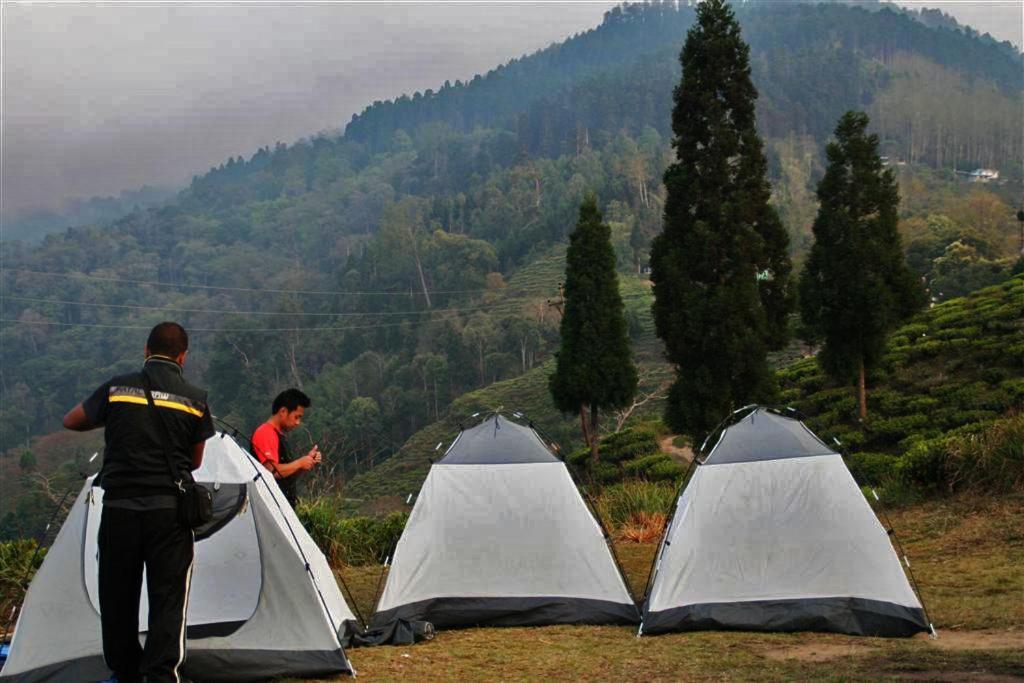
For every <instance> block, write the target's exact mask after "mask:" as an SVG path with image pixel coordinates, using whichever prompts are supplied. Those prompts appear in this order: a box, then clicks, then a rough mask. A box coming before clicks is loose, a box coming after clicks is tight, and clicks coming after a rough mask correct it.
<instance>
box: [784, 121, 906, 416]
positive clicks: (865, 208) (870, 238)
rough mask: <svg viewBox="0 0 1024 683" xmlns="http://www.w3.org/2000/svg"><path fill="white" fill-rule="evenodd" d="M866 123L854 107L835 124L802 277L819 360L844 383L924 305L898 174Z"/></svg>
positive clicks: (869, 365)
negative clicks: (904, 244) (902, 225)
mask: <svg viewBox="0 0 1024 683" xmlns="http://www.w3.org/2000/svg"><path fill="white" fill-rule="evenodd" d="M867 126H868V117H867V115H865V114H863V113H857V112H852V111H851V112H847V113H846V114H845V115H844V116H843V118H842V119H841V120H840V121H839V124H838V125H837V126H836V141H835V142H832V143H830V144H829V145H828V150H827V155H828V161H829V163H828V168H827V170H826V171H825V177H824V178H823V179H822V181H821V182H820V183H819V184H818V199H819V200H820V202H821V207H820V208H819V210H818V217H817V219H816V220H815V222H814V238H815V241H814V246H813V247H812V248H811V253H810V256H809V257H808V259H807V265H806V267H805V268H804V271H803V273H802V275H801V277H800V306H801V317H802V318H803V323H804V327H805V329H806V330H808V331H809V332H810V334H811V335H813V337H814V338H818V339H822V340H823V342H824V344H823V347H822V349H821V352H820V354H819V356H818V358H819V360H820V362H821V364H822V367H823V368H824V369H825V371H826V372H827V373H828V374H829V375H830V376H831V377H832V378H833V379H835V380H836V381H839V382H844V381H845V382H850V381H852V380H853V378H855V377H857V375H858V374H859V375H860V377H861V378H862V379H863V377H864V374H865V372H870V371H871V370H872V369H873V368H874V367H875V365H877V363H878V362H879V360H880V359H881V356H882V353H883V352H884V350H885V343H886V339H887V335H888V334H889V332H890V331H891V330H892V329H893V328H894V327H895V326H896V325H897V323H898V322H899V321H901V320H904V319H906V318H908V317H909V316H910V315H911V314H912V313H913V312H914V311H915V310H917V309H919V308H920V307H921V306H922V305H923V304H924V293H923V292H922V290H921V287H920V286H919V285H918V284H917V282H916V279H915V278H914V276H913V274H912V273H911V272H910V270H909V269H908V268H907V266H906V263H905V262H904V259H903V252H902V249H901V246H900V237H899V233H898V232H897V222H898V213H897V211H898V208H899V194H898V190H897V186H896V179H895V177H894V176H893V174H892V172H891V171H889V170H886V169H884V168H883V166H882V161H881V159H880V158H879V155H878V136H876V135H868V134H867ZM860 412H861V416H862V417H863V416H864V415H865V414H866V408H865V406H864V405H861V407H860Z"/></svg>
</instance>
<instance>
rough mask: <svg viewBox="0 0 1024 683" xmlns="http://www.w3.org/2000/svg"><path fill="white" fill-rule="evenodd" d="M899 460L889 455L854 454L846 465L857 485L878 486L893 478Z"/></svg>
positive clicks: (847, 460)
mask: <svg viewBox="0 0 1024 683" xmlns="http://www.w3.org/2000/svg"><path fill="white" fill-rule="evenodd" d="M898 460H899V458H897V457H896V456H894V455H889V454H887V453H854V454H853V455H851V456H849V457H848V458H847V459H846V464H847V465H848V466H849V468H850V473H851V474H853V478H854V479H856V480H857V483H859V484H861V485H866V484H871V485H875V486H878V485H879V484H882V483H884V482H886V481H888V480H889V479H890V478H892V475H893V469H894V468H895V466H896V462H897V461H898Z"/></svg>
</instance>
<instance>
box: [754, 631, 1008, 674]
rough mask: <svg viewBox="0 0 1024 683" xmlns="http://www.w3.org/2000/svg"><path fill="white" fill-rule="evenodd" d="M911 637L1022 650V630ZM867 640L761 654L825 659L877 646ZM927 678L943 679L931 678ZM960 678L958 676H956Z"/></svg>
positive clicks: (944, 645)
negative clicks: (936, 636)
mask: <svg viewBox="0 0 1024 683" xmlns="http://www.w3.org/2000/svg"><path fill="white" fill-rule="evenodd" d="M914 640H917V641H921V642H923V643H926V644H927V645H928V646H929V647H934V648H937V649H940V650H959V651H970V650H1018V651H1019V650H1024V631H1018V630H1013V631H997V630H991V631H939V637H938V638H932V637H931V636H929V635H926V634H923V633H922V634H919V635H917V636H915V637H914ZM877 649H878V648H877V646H875V645H873V644H872V643H871V642H870V641H860V642H838V643H837V642H830V641H828V640H824V641H819V642H808V643H800V644H799V645H793V646H791V647H783V648H779V649H773V650H767V651H765V652H763V654H764V656H766V657H768V658H769V659H774V660H776V661H786V660H787V659H789V660H796V661H800V662H825V661H828V660H830V659H836V658H838V657H849V656H852V655H863V654H868V653H870V652H871V651H873V650H877ZM928 680H944V679H932V678H929V679H928ZM957 680H960V679H957Z"/></svg>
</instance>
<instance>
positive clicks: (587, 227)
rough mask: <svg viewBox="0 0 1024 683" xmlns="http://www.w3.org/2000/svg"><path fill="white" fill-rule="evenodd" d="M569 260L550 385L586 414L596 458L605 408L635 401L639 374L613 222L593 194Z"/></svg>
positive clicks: (564, 402) (557, 398)
mask: <svg viewBox="0 0 1024 683" xmlns="http://www.w3.org/2000/svg"><path fill="white" fill-rule="evenodd" d="M565 261H566V266H565V292H564V296H565V314H564V315H563V316H562V325H561V335H562V343H561V348H560V349H559V351H558V352H557V353H556V354H555V357H556V364H555V372H554V374H552V375H551V376H550V377H549V378H548V388H549V389H550V391H551V397H552V398H553V399H554V402H555V405H556V406H557V407H558V409H559V410H561V411H562V412H566V413H579V414H580V421H581V426H582V427H583V435H584V438H585V439H586V441H587V444H588V445H589V446H590V452H591V456H592V458H593V460H594V462H595V464H596V462H597V456H598V452H597V448H598V438H597V428H598V417H599V413H600V411H601V410H602V409H606V408H621V407H623V406H626V405H628V404H629V402H630V401H631V400H632V399H633V394H634V393H635V392H636V385H637V374H636V367H635V366H634V365H633V354H632V351H631V349H630V345H629V336H628V334H627V330H626V317H625V315H624V313H623V307H622V297H621V296H620V295H619V278H618V276H617V275H616V273H615V250H614V249H613V248H612V242H611V228H610V227H608V225H607V224H606V223H605V222H604V219H603V217H602V216H601V212H600V211H599V210H598V208H597V199H596V198H595V197H594V196H593V195H589V196H587V197H586V198H585V199H584V200H583V203H582V204H581V205H580V216H579V221H578V222H577V223H576V229H575V230H574V231H573V233H572V234H571V235H570V236H569V250H568V252H567V253H566V257H565Z"/></svg>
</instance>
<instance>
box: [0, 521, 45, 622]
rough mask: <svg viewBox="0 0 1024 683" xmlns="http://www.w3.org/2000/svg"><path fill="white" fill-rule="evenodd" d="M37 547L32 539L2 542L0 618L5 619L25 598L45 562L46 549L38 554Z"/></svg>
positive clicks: (0, 547)
mask: <svg viewBox="0 0 1024 683" xmlns="http://www.w3.org/2000/svg"><path fill="white" fill-rule="evenodd" d="M36 547H37V545H36V542H35V541H34V540H32V539H18V540H15V541H2V542H0V619H2V620H4V621H6V620H7V618H8V616H9V615H10V614H11V610H12V609H13V608H14V607H15V606H16V605H20V604H21V601H22V600H24V599H25V589H26V588H28V584H29V582H30V581H31V580H32V577H33V576H34V575H35V573H36V570H37V569H39V565H41V564H42V563H43V557H44V556H45V555H46V550H40V551H39V554H38V555H37V554H36ZM33 556H35V561H33V559H32V558H33Z"/></svg>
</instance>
